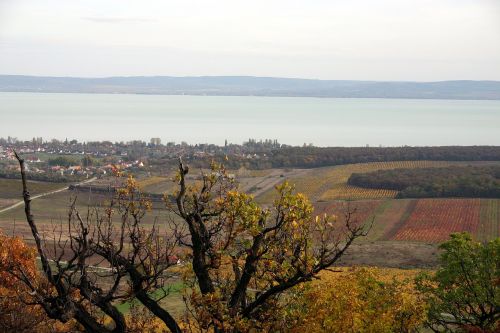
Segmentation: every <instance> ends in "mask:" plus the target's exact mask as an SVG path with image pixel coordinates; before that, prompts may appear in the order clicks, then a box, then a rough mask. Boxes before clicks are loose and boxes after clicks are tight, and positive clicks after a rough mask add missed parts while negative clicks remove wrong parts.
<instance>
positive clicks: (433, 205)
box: [315, 199, 500, 243]
mask: <svg viewBox="0 0 500 333" xmlns="http://www.w3.org/2000/svg"><path fill="white" fill-rule="evenodd" d="M346 205H350V207H351V208H354V207H355V208H357V212H356V220H357V221H358V222H359V223H371V221H372V220H373V226H372V229H371V230H370V233H369V234H368V237H367V238H366V239H365V241H417V242H427V243H439V242H442V241H444V240H446V239H448V237H449V235H450V234H451V233H454V232H463V231H467V232H470V233H472V234H473V235H474V236H475V237H476V239H477V240H479V241H486V240H490V239H492V238H494V237H500V219H499V217H500V200H499V199H405V200H392V199H387V200H362V201H353V202H348V203H347V202H343V201H336V202H332V203H328V204H327V203H317V204H316V205H315V206H316V211H315V213H316V214H322V213H324V212H326V213H328V214H334V215H337V216H339V217H340V223H342V222H343V220H342V212H343V211H345V208H346Z"/></svg>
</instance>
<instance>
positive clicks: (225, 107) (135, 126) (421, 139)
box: [0, 93, 500, 146]
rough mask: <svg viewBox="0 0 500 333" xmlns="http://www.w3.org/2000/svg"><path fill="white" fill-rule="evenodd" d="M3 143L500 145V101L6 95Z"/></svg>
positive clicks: (0, 109) (0, 111) (0, 105)
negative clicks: (250, 140)
mask: <svg viewBox="0 0 500 333" xmlns="http://www.w3.org/2000/svg"><path fill="white" fill-rule="evenodd" d="M0 116H1V119H0V137H7V136H13V137H18V138H20V139H31V138H32V137H38V136H41V137H43V138H44V139H51V138H58V139H65V138H68V139H73V138H75V139H78V140H79V141H89V140H111V141H122V140H123V141H128V140H132V139H142V140H147V141H149V139H150V138H151V137H160V138H161V139H162V142H167V141H175V142H180V141H186V142H188V143H216V144H219V145H222V144H224V140H225V139H227V140H228V142H232V143H239V144H240V143H242V142H243V141H246V140H248V138H256V139H265V138H269V139H278V141H279V142H281V143H287V144H293V145H301V144H303V143H304V142H306V143H314V144H315V145H318V146H364V145H366V144H369V145H370V146H378V145H383V146H401V145H500V101H462V100H410V99H350V98H346V99H340V98H303V97H253V96H245V97H225V96H220V97H219V96H164V95H122V94H114V95H111V94H52V93H51V94H46V93H0Z"/></svg>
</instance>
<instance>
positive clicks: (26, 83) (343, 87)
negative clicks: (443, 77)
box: [0, 75, 500, 100]
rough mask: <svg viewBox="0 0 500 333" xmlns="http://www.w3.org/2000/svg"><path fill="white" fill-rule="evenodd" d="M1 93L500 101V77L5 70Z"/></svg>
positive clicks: (2, 77) (2, 76)
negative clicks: (82, 74) (97, 74)
mask: <svg viewBox="0 0 500 333" xmlns="http://www.w3.org/2000/svg"><path fill="white" fill-rule="evenodd" d="M0 92H26V93H75V94H80V93H84V94H136V95H171V96H179V95H188V96H228V97H230V96H256V97H314V98H377V99H431V100H432V99H441V100H442V99H445V100H500V81H473V80H457V81H437V82H410V81H349V80H315V79H289V78H273V77H251V76H203V77H171V76H151V77H142V76H132V77H107V78H77V77H42V76H24V75H0Z"/></svg>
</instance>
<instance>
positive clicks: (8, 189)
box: [0, 178, 67, 209]
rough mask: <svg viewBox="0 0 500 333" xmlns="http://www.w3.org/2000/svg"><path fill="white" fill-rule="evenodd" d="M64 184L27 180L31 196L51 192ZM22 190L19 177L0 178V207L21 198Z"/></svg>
mask: <svg viewBox="0 0 500 333" xmlns="http://www.w3.org/2000/svg"><path fill="white" fill-rule="evenodd" d="M65 186H67V184H61V183H49V182H38V181H31V182H29V189H30V193H31V195H32V196H35V195H37V194H42V193H45V192H51V191H54V190H57V189H60V188H63V187H65ZM22 192H23V188H22V184H21V180H20V179H4V178H0V209H2V208H5V207H7V206H10V205H12V204H14V203H16V202H18V201H20V200H22Z"/></svg>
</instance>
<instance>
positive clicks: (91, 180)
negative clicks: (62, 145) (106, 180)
mask: <svg viewBox="0 0 500 333" xmlns="http://www.w3.org/2000/svg"><path fill="white" fill-rule="evenodd" d="M96 179H97V178H96V177H93V178H90V179H88V180H86V181H83V182H81V183H79V185H81V184H88V183H91V182H93V181H94V180H96ZM68 189H69V185H68V186H66V187H63V188H60V189H57V190H54V191H50V192H45V193H42V194H38V195H35V196H32V197H31V200H35V199H38V198H43V197H46V196H48V195H52V194H56V193H59V192H63V191H66V190H68ZM23 204H24V200H21V201H19V202H16V203H15V204H13V205H11V206H9V207H6V208H3V209H0V214H2V213H5V212H7V211H9V210H11V209H14V208H16V207H19V206H21V205H23Z"/></svg>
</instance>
